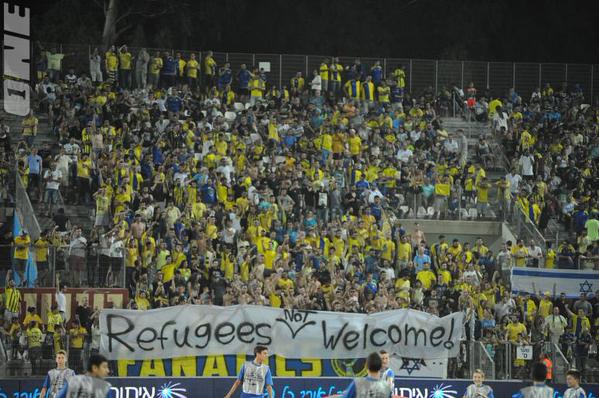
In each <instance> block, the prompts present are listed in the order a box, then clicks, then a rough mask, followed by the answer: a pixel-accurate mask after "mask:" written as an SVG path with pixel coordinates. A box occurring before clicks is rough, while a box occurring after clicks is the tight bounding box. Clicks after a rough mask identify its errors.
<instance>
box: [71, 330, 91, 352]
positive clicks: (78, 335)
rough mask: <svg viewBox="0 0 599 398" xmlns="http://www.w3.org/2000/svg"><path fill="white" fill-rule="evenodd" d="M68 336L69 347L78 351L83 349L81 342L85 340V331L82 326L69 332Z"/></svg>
mask: <svg viewBox="0 0 599 398" xmlns="http://www.w3.org/2000/svg"><path fill="white" fill-rule="evenodd" d="M69 334H70V335H71V347H72V348H79V349H81V348H83V340H84V339H85V335H86V334H87V330H86V329H85V328H84V327H83V326H79V327H78V328H72V329H71V330H69Z"/></svg>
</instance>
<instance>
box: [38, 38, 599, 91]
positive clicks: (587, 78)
mask: <svg viewBox="0 0 599 398" xmlns="http://www.w3.org/2000/svg"><path fill="white" fill-rule="evenodd" d="M42 47H43V48H44V49H45V50H50V51H57V52H60V53H63V54H66V56H65V58H64V59H63V68H62V69H63V72H66V71H68V70H69V69H71V68H72V69H74V70H75V71H76V72H77V73H81V72H86V73H89V55H90V54H91V53H92V51H93V50H94V48H98V49H99V50H100V54H101V55H102V56H103V55H104V49H103V48H102V46H101V45H86V44H66V43H42ZM139 50H140V48H134V47H129V51H130V52H131V53H132V54H133V55H134V56H135V55H137V54H138V52H139ZM146 50H147V51H148V52H149V54H150V55H151V56H153V55H154V54H155V53H156V52H159V53H160V54H161V55H162V54H164V53H168V54H171V55H173V56H174V55H176V54H177V53H180V54H181V55H182V57H183V58H184V59H189V56H190V55H191V54H192V53H193V54H195V55H196V57H197V59H198V60H199V62H200V64H201V61H202V60H203V57H205V55H206V53H207V52H206V51H192V50H176V49H164V48H146ZM36 51H37V50H36ZM34 57H36V59H39V54H34ZM213 57H214V60H215V61H216V62H217V64H218V66H222V65H224V63H225V62H229V63H230V65H231V69H232V70H233V72H234V73H237V71H238V70H239V69H240V66H241V64H246V65H247V66H248V68H249V67H251V66H255V67H262V68H264V70H265V71H266V72H267V75H268V82H269V83H270V84H273V85H276V86H278V87H283V86H286V85H287V86H288V85H289V82H290V80H291V78H293V77H294V76H295V75H296V73H297V72H301V73H302V74H303V75H304V76H305V77H306V78H307V80H308V79H311V76H312V72H313V71H314V70H318V69H319V66H320V64H321V62H323V60H325V59H329V60H330V59H331V58H332V57H331V56H325V55H297V54H259V53H230V52H214V53H213ZM338 58H339V63H340V64H341V65H342V66H343V67H344V68H345V67H348V66H351V65H353V64H354V62H355V60H356V58H358V57H353V56H339V57H338ZM359 59H360V62H361V65H362V70H363V71H364V72H369V71H370V68H371V67H372V66H373V65H374V64H375V62H376V61H379V62H380V65H381V67H382V68H383V73H384V74H385V75H386V76H390V75H391V74H392V73H393V71H394V70H395V69H397V68H399V67H402V68H403V70H404V72H405V85H406V89H407V90H409V92H411V93H413V94H414V95H417V96H419V95H422V94H423V93H424V92H430V93H431V94H433V95H435V96H436V95H438V94H439V93H441V92H442V91H443V90H444V89H447V90H449V91H451V90H452V88H453V87H459V88H464V87H466V86H468V85H469V83H473V84H474V87H476V88H477V89H478V90H479V93H480V94H484V93H485V92H486V91H488V94H489V95H493V96H506V95H507V93H508V91H509V89H510V88H514V89H515V90H516V92H518V93H519V94H520V95H521V96H523V98H525V99H528V98H530V95H531V94H532V92H533V91H534V90H535V89H536V88H537V87H541V88H542V87H543V86H544V85H545V84H547V83H549V84H551V86H552V87H553V88H554V89H555V90H556V91H557V90H559V89H560V88H561V87H562V84H564V83H566V84H567V85H568V87H569V88H570V89H572V88H573V87H574V86H575V85H579V86H580V89H581V90H582V92H583V94H584V96H585V98H587V99H588V100H592V99H594V97H595V96H596V95H597V92H598V90H599V78H598V76H599V75H598V74H597V73H598V72H599V65H590V64H560V63H522V62H483V61H455V60H431V59H411V58H382V57H380V58H374V57H359Z"/></svg>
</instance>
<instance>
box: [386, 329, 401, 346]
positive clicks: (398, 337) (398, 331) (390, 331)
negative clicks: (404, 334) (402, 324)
mask: <svg viewBox="0 0 599 398" xmlns="http://www.w3.org/2000/svg"><path fill="white" fill-rule="evenodd" d="M393 332H395V333H396V338H393ZM387 335H388V336H389V340H391V342H392V343H393V344H399V342H400V341H401V329H400V328H399V326H397V325H390V326H389V328H388V329H387Z"/></svg>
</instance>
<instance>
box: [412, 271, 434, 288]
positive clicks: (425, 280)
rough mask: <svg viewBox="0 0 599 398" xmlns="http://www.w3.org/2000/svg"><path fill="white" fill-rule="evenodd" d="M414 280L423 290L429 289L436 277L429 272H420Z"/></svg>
mask: <svg viewBox="0 0 599 398" xmlns="http://www.w3.org/2000/svg"><path fill="white" fill-rule="evenodd" d="M416 279H417V280H419V281H420V282H421V283H422V287H423V288H425V289H430V288H431V286H432V285H433V282H434V281H435V280H437V277H436V276H435V274H434V272H433V271H431V270H422V271H420V272H418V274H416Z"/></svg>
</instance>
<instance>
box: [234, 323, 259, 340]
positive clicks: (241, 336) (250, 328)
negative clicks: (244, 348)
mask: <svg viewBox="0 0 599 398" xmlns="http://www.w3.org/2000/svg"><path fill="white" fill-rule="evenodd" d="M244 329H247V330H246V331H244ZM253 333H254V325H253V324H252V323H251V322H241V323H240V324H239V326H237V339H238V340H239V341H241V342H242V343H246V344H251V343H253V342H254V340H255V338H254V337H252V338H250V339H248V338H247V336H251V335H252V334H253Z"/></svg>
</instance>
